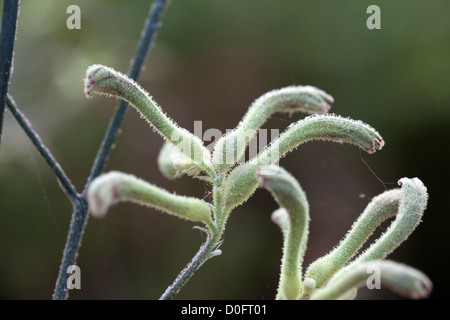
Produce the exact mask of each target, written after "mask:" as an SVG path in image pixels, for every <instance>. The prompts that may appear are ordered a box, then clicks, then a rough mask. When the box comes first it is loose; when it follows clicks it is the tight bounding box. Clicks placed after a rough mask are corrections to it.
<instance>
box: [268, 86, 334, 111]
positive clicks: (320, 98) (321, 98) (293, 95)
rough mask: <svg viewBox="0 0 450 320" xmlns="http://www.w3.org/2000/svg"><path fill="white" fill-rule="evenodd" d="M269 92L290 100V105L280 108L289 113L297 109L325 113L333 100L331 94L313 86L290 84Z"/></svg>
mask: <svg viewBox="0 0 450 320" xmlns="http://www.w3.org/2000/svg"><path fill="white" fill-rule="evenodd" d="M270 93H273V94H274V95H284V96H286V98H289V99H287V101H290V105H288V106H287V107H285V108H284V109H282V110H280V111H282V112H289V113H294V112H297V111H301V112H306V113H310V114H314V113H327V112H328V111H329V110H330V108H331V104H332V103H333V102H334V98H333V97H332V96H331V95H329V94H328V93H326V92H325V91H323V90H321V89H319V88H316V87H314V86H290V87H285V88H283V89H280V90H274V91H273V92H270ZM270 93H269V94H270Z"/></svg>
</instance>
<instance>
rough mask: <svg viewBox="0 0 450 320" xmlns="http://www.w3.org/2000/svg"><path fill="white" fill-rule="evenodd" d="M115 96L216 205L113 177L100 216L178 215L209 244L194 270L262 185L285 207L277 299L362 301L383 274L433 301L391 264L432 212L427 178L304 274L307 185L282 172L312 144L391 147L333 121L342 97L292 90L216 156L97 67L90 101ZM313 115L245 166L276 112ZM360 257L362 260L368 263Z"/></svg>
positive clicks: (89, 83)
mask: <svg viewBox="0 0 450 320" xmlns="http://www.w3.org/2000/svg"><path fill="white" fill-rule="evenodd" d="M93 92H95V93H99V94H103V95H107V96H114V97H117V98H120V99H123V100H125V101H127V102H129V103H130V104H131V105H132V106H133V107H134V108H135V109H136V110H137V111H138V112H139V113H140V114H141V116H142V117H143V118H145V119H146V120H147V122H148V123H149V125H150V126H151V127H152V128H153V129H154V130H155V131H156V132H157V133H158V134H160V135H161V136H162V137H163V138H164V139H165V143H164V145H163V147H162V148H161V151H160V154H159V157H158V160H157V163H158V167H159V169H160V171H161V172H162V173H163V175H164V176H165V177H167V178H169V179H175V178H178V177H180V176H182V175H185V174H186V175H189V176H192V177H195V178H198V179H202V180H205V181H207V182H209V183H210V187H211V192H210V193H211V194H212V199H213V200H212V203H208V202H206V201H204V200H201V199H197V198H194V197H185V196H179V195H175V194H172V193H170V192H168V191H166V190H163V189H161V188H159V187H157V186H155V185H152V184H150V183H148V182H145V181H143V180H141V179H139V178H136V177H135V176H132V175H128V174H124V173H120V172H110V173H107V174H105V175H103V176H100V177H99V178H97V179H95V180H94V181H93V182H92V183H91V185H90V187H89V189H88V193H87V196H88V202H89V207H90V212H91V214H92V215H94V216H99V217H101V216H104V215H105V214H106V212H107V210H108V209H109V208H110V207H111V206H112V205H114V204H116V203H118V202H122V201H131V202H135V203H139V204H142V205H146V206H150V207H153V208H156V209H159V210H162V211H164V212H167V213H169V214H172V215H175V216H177V217H180V218H183V219H187V220H190V221H193V222H201V223H204V224H205V225H206V226H207V229H206V228H205V229H203V228H200V229H201V230H203V231H205V232H206V234H207V241H206V242H205V244H204V245H203V246H202V248H201V250H200V251H199V252H198V253H197V255H196V256H195V257H194V258H193V261H192V262H191V265H192V266H196V268H197V267H199V266H200V265H201V264H202V263H203V262H205V261H206V260H207V259H209V258H210V257H213V256H217V255H218V254H220V253H221V251H220V250H219V249H218V247H219V246H220V244H221V242H222V240H221V237H222V236H223V232H224V229H225V224H226V222H227V219H228V217H229V215H230V212H231V211H232V209H233V208H235V207H236V206H238V205H240V204H242V203H244V202H245V201H246V200H248V199H249V198H250V196H251V195H252V194H253V193H254V192H255V191H256V190H257V188H258V186H261V187H263V188H265V189H267V190H268V191H269V192H270V193H271V195H272V196H273V198H274V200H275V201H276V202H277V204H278V205H279V209H277V210H276V211H275V212H273V213H272V216H271V217H272V220H273V221H274V222H275V223H276V224H277V225H278V226H279V227H280V229H281V231H282V234H283V256H282V261H281V271H280V281H279V287H278V292H277V299H353V298H354V297H355V296H356V294H357V291H358V288H360V287H361V286H362V285H363V284H364V281H366V279H367V277H368V274H367V272H366V269H367V267H368V266H375V267H377V268H378V269H379V270H380V272H381V275H380V279H381V283H382V285H383V286H386V287H387V288H390V289H391V290H393V291H394V292H396V293H398V294H400V295H403V296H406V297H409V298H413V299H415V298H423V297H426V296H427V295H428V294H429V292H430V291H431V288H432V284H431V281H430V280H429V279H428V278H427V277H426V276H425V275H424V274H423V273H421V272H420V271H418V270H415V269H413V268H411V267H407V266H404V265H401V264H397V263H393V262H390V261H381V260H383V259H385V258H386V257H387V256H388V255H389V254H390V253H391V252H392V251H393V250H395V249H396V248H397V247H398V246H399V245H400V244H401V243H402V242H403V241H405V240H406V239H407V238H408V236H409V235H410V234H411V233H412V232H413V230H414V229H415V228H416V226H417V225H418V224H419V222H420V221H421V219H422V215H423V212H424V210H425V208H426V205H427V200H428V194H427V190H426V187H425V186H424V185H423V183H422V182H421V181H420V180H419V179H417V178H413V179H408V178H403V179H400V181H399V184H400V185H401V188H399V189H393V190H388V191H385V192H384V193H382V194H380V195H378V196H376V197H374V198H373V199H372V201H371V202H370V203H369V204H368V206H367V208H366V209H365V210H364V211H363V213H362V214H361V215H360V217H359V218H358V219H357V220H356V221H355V222H354V224H353V225H352V227H351V229H350V230H349V232H348V233H347V234H346V236H345V237H344V238H343V239H342V241H341V242H340V243H339V244H338V245H337V246H336V247H335V248H334V249H333V250H331V251H330V252H329V253H328V254H326V255H325V256H323V257H321V258H319V259H317V260H316V261H314V262H313V263H311V264H310V265H309V267H308V268H306V271H305V272H304V274H303V266H302V263H303V257H304V254H305V250H306V244H307V240H308V232H309V231H308V230H309V229H308V225H309V219H310V216H309V205H308V201H307V199H306V195H305V193H304V191H303V189H302V188H301V187H300V184H299V183H298V182H297V180H296V179H295V178H294V177H293V176H292V175H291V174H290V173H288V172H287V171H286V170H285V169H283V168H281V167H279V166H278V165H276V164H277V163H278V162H279V161H280V159H282V158H283V157H284V156H285V155H287V154H288V153H289V152H291V151H293V150H294V149H296V148H297V147H298V146H300V145H302V144H303V143H306V142H308V141H312V140H322V141H332V142H337V143H346V144H351V145H355V146H357V147H359V148H360V149H362V150H364V151H366V152H368V153H373V152H375V151H377V150H381V148H383V146H384V140H383V138H382V137H381V135H380V134H379V133H378V132H377V131H376V130H375V129H374V128H372V127H371V126H369V125H367V124H365V123H363V122H361V121H355V120H352V119H349V118H343V117H340V116H337V115H332V114H327V112H328V111H329V109H330V104H331V103H333V101H334V100H333V97H331V96H330V95H329V94H327V93H326V92H324V91H323V90H320V89H318V88H316V87H312V86H290V87H285V88H281V89H278V90H273V91H270V92H268V93H266V94H264V95H262V96H261V97H259V98H258V99H256V100H255V101H254V102H253V103H252V104H251V106H250V107H249V109H248V111H247V113H246V114H245V115H244V117H243V119H242V121H241V122H240V123H239V124H238V125H237V127H236V128H235V129H233V130H232V131H230V132H228V133H227V134H226V135H224V136H223V137H221V138H220V139H218V141H217V143H216V145H215V146H214V150H213V153H212V154H211V152H210V151H209V150H208V149H207V148H206V147H205V146H204V144H203V142H202V141H201V140H200V139H199V138H197V137H196V136H195V135H193V134H192V133H190V132H189V131H187V130H185V129H183V128H180V127H179V126H178V125H177V124H176V123H175V121H173V120H172V119H171V118H169V117H168V116H167V115H166V114H165V113H164V112H163V111H162V109H161V108H160V107H159V106H158V105H157V103H156V102H155V101H153V99H152V98H151V97H150V95H149V94H148V93H147V92H146V91H145V90H144V89H143V88H142V87H140V86H139V85H138V84H137V83H136V82H134V81H133V80H131V79H129V78H128V77H127V76H125V75H123V74H122V73H120V72H117V71H115V70H113V69H111V68H108V67H105V66H102V65H93V66H91V67H89V68H88V70H87V75H86V79H85V93H86V95H87V96H88V97H89V96H90V95H91V94H92V93H93ZM293 112H304V113H306V114H310V115H309V116H307V117H306V118H304V119H301V120H298V121H296V122H294V123H292V124H291V125H290V126H289V127H288V128H286V130H285V131H284V132H283V133H282V134H281V135H279V136H278V137H277V138H275V139H274V140H273V141H272V142H271V143H269V144H268V145H267V146H266V147H265V148H264V149H263V150H261V151H260V152H259V153H258V154H257V155H256V157H255V158H253V159H251V160H249V161H247V162H244V163H241V164H239V165H238V164H237V162H238V160H240V159H241V157H242V156H243V155H244V154H245V151H246V149H247V147H248V144H249V141H250V140H251V139H252V138H253V137H254V136H255V135H256V133H257V130H258V129H259V128H261V126H262V125H264V123H265V122H266V121H267V120H268V119H269V118H270V117H271V116H272V115H273V114H275V113H293ZM393 217H395V219H394V221H393V222H392V223H391V225H390V226H389V227H388V229H387V230H386V232H384V233H383V234H382V235H381V236H380V237H379V238H378V239H376V240H375V241H374V242H373V243H372V245H371V246H370V247H369V248H368V249H367V250H366V251H365V252H363V253H360V252H359V251H360V250H361V248H362V247H363V245H364V244H365V243H366V242H367V241H368V239H369V238H370V237H371V235H372V234H373V232H374V231H375V230H376V228H378V226H379V225H380V224H381V223H382V222H383V221H386V220H387V219H390V218H393ZM358 254H359V256H358Z"/></svg>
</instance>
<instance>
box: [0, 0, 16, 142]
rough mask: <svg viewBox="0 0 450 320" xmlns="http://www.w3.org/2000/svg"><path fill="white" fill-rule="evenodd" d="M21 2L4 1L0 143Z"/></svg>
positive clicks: (0, 50) (0, 44)
mask: <svg viewBox="0 0 450 320" xmlns="http://www.w3.org/2000/svg"><path fill="white" fill-rule="evenodd" d="M18 13H19V0H4V1H3V11H2V22H1V30H0V143H1V140H2V131H3V116H4V114H5V105H6V100H7V94H8V86H9V79H10V76H11V70H12V69H11V66H12V60H13V52H14V41H15V39H16V29H17V15H18Z"/></svg>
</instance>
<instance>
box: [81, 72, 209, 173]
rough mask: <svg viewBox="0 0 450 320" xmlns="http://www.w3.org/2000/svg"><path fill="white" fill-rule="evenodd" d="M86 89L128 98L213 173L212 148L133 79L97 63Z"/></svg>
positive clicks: (164, 134) (160, 130)
mask: <svg viewBox="0 0 450 320" xmlns="http://www.w3.org/2000/svg"><path fill="white" fill-rule="evenodd" d="M84 92H85V94H86V96H88V97H90V96H91V94H92V93H98V94H102V95H106V96H108V97H111V96H113V97H116V98H120V99H123V100H125V101H127V102H129V103H130V104H131V105H132V106H133V107H134V108H135V109H136V110H137V111H138V112H139V113H140V114H141V116H142V117H143V118H145V119H146V120H147V122H148V124H149V125H150V126H151V127H152V128H153V129H154V130H155V131H156V132H157V133H159V134H160V135H161V136H162V137H163V138H164V139H165V140H166V141H167V142H170V143H172V144H173V145H175V146H176V147H177V148H178V149H179V150H180V152H181V153H183V154H184V155H185V156H187V157H188V158H190V159H192V161H193V162H194V163H195V164H196V165H198V166H199V167H200V168H202V169H204V170H205V171H206V172H207V173H208V174H210V175H212V173H213V169H212V164H211V152H210V151H209V150H208V149H207V148H206V147H205V146H204V145H203V142H202V141H201V140H200V139H199V138H198V137H196V136H195V135H193V134H192V133H190V132H189V131H188V130H186V129H184V128H181V127H180V126H178V124H177V123H175V121H173V120H172V119H171V118H169V117H168V116H167V115H166V114H165V113H164V112H163V111H162V109H161V107H160V106H159V105H158V104H157V103H156V102H155V101H154V100H153V98H152V97H151V96H150V95H149V94H148V93H147V92H146V91H145V90H144V89H143V88H142V87H141V86H140V85H139V84H138V83H136V82H135V81H134V80H132V79H130V78H129V77H127V76H126V75H124V74H122V73H120V72H118V71H116V70H114V69H112V68H109V67H106V66H103V65H99V64H95V65H92V66H90V67H89V68H88V69H87V71H86V78H85V81H84Z"/></svg>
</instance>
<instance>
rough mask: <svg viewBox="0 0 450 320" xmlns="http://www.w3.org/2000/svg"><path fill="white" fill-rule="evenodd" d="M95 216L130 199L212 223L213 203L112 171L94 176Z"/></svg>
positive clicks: (91, 190) (91, 205)
mask: <svg viewBox="0 0 450 320" xmlns="http://www.w3.org/2000/svg"><path fill="white" fill-rule="evenodd" d="M87 198H88V202H89V209H90V212H91V214H92V215H93V216H96V217H103V216H105V215H106V212H107V211H108V209H109V207H111V206H112V205H114V204H116V203H119V202H123V201H130V202H134V203H138V204H141V205H145V206H149V207H152V208H155V209H159V210H162V211H164V212H166V213H169V214H172V215H175V216H177V217H180V218H183V219H187V220H190V221H194V222H203V223H205V224H207V225H208V226H209V225H211V224H212V220H211V212H210V208H211V206H210V205H209V204H208V203H206V202H204V201H203V200H200V199H197V198H193V197H185V196H179V195H174V194H172V193H170V192H168V191H166V190H163V189H161V188H159V187H157V186H155V185H152V184H150V183H148V182H146V181H143V180H142V179H139V178H136V177H135V176H133V175H130V174H125V173H121V172H117V171H112V172H109V173H107V174H104V175H102V176H100V177H98V178H96V179H94V180H93V181H92V183H91V185H90V186H89V189H88V192H87Z"/></svg>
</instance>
